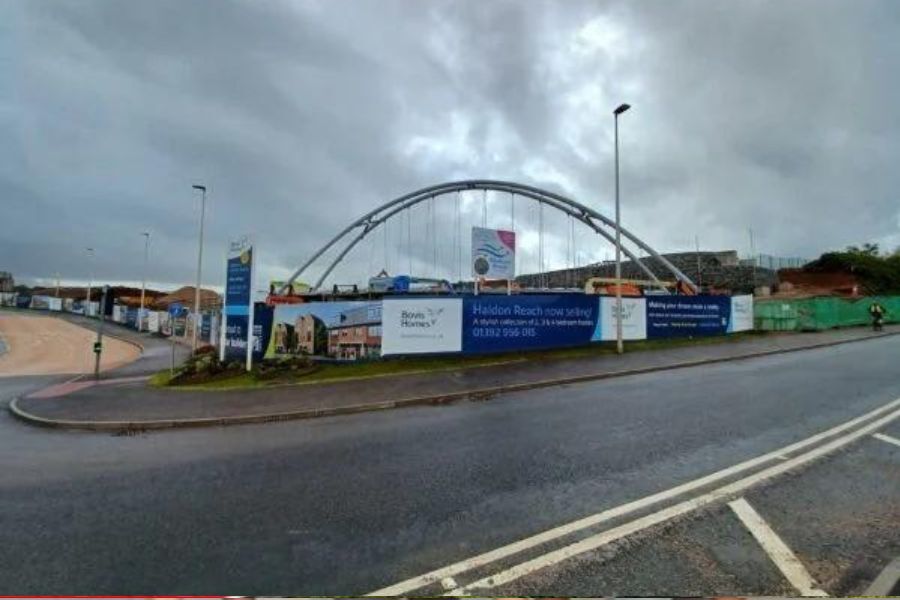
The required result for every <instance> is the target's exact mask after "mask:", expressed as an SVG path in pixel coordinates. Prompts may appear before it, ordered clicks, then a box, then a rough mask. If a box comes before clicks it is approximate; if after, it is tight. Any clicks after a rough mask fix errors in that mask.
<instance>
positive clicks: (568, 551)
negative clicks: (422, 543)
mask: <svg viewBox="0 0 900 600" xmlns="http://www.w3.org/2000/svg"><path fill="white" fill-rule="evenodd" d="M895 402H896V401H895ZM895 402H892V403H891V404H894V403H895ZM897 417H900V410H897V411H894V412H892V413H890V414H888V415H887V416H884V417H881V418H880V419H878V420H876V421H873V422H872V423H869V424H868V425H866V426H864V427H860V428H859V429H857V430H855V431H854V432H852V433H848V434H847V435H845V436H842V437H839V438H837V439H834V440H832V441H830V442H828V443H825V444H822V445H821V446H818V447H816V448H814V449H813V450H810V451H809V452H806V453H805V454H800V455H799V456H796V457H794V458H792V459H790V460H787V461H785V462H782V463H779V464H776V465H774V466H771V467H767V468H765V469H763V470H762V471H758V472H756V473H754V474H753V475H749V476H747V477H745V478H743V479H739V480H737V481H735V482H733V483H729V484H727V485H724V486H722V487H720V488H717V489H715V490H713V491H711V492H707V493H705V494H702V495H700V496H697V497H695V498H691V499H690V500H685V501H683V502H680V503H678V504H675V505H673V506H670V507H669V508H665V509H663V510H660V511H657V512H655V513H651V514H649V515H647V516H645V517H641V518H640V519H636V520H634V521H630V522H628V523H625V524H624V525H620V526H618V527H614V528H612V529H609V530H607V531H604V532H602V533H598V534H595V535H592V536H590V537H587V538H585V539H583V540H580V541H578V542H576V543H574V544H570V545H568V546H564V547H562V548H560V549H558V550H554V551H553V552H548V553H547V554H543V555H541V556H538V557H537V558H533V559H531V560H529V561H526V562H524V563H521V564H518V565H515V566H513V567H510V568H509V569H506V570H504V571H501V572H499V573H496V574H494V575H489V576H487V577H484V578H482V579H479V580H478V581H475V582H474V583H470V584H469V585H466V586H464V587H461V588H457V589H455V590H453V591H451V592H449V593H447V594H446V595H447V596H467V595H471V592H472V591H473V590H480V589H485V588H493V587H497V586H500V585H504V584H507V583H510V582H512V581H515V580H516V579H519V578H521V577H524V576H525V575H529V574H531V573H534V572H535V571H539V570H541V569H545V568H547V567H549V566H552V565H556V564H559V563H561V562H563V561H565V560H568V559H570V558H572V557H574V556H577V555H579V554H583V553H585V552H589V551H591V550H596V549H597V548H600V547H601V546H605V545H607V544H609V543H611V542H614V541H616V540H619V539H621V538H625V537H628V536H630V535H632V534H634V533H637V532H639V531H642V530H644V529H647V528H649V527H652V526H654V525H658V524H660V523H664V522H666V521H669V520H671V519H674V518H675V517H678V516H681V515H684V514H687V513H689V512H693V511H695V510H697V509H698V508H702V507H704V506H707V505H709V504H712V503H714V502H717V501H721V500H726V499H728V498H733V497H734V496H736V495H737V494H740V493H743V492H744V490H746V489H748V488H750V487H753V486H754V485H757V484H759V483H762V482H763V481H766V480H768V479H771V478H773V477H775V476H777V475H781V474H782V473H785V472H787V471H790V470H791V469H795V468H797V467H799V466H801V465H803V464H805V463H808V462H812V461H814V460H816V459H819V458H822V457H823V456H825V455H827V454H829V453H830V452H834V451H835V450H838V449H839V448H842V447H844V446H846V445H847V444H850V443H851V442H854V441H856V440H858V439H859V438H861V437H862V436H864V435H869V434H870V433H872V432H873V431H876V430H878V429H880V428H882V427H884V426H885V425H887V424H888V423H890V422H891V421H893V420H894V419H896V418H897Z"/></svg>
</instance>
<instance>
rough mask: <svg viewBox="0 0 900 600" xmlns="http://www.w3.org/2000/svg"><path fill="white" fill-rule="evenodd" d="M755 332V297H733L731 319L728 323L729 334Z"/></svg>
mask: <svg viewBox="0 0 900 600" xmlns="http://www.w3.org/2000/svg"><path fill="white" fill-rule="evenodd" d="M752 330H753V296H752V295H750V294H748V295H746V296H732V297H731V319H730V320H729V322H728V333H737V332H738V331H752Z"/></svg>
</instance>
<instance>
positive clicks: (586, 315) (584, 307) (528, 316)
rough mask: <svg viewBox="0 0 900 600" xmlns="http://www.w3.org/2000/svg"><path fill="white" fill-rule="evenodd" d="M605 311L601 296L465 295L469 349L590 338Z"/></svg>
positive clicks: (581, 341) (465, 348)
mask: <svg viewBox="0 0 900 600" xmlns="http://www.w3.org/2000/svg"><path fill="white" fill-rule="evenodd" d="M598 316H599V302H598V298H597V296H588V295H583V294H541V295H516V296H501V295H493V294H490V295H481V296H467V297H466V298H465V299H464V300H463V315H462V342H463V352H464V353H467V354H477V353H484V352H501V351H510V350H528V349H537V348H558V347H563V346H576V345H581V344H588V343H590V342H591V341H593V340H594V335H595V332H596V331H597V320H598Z"/></svg>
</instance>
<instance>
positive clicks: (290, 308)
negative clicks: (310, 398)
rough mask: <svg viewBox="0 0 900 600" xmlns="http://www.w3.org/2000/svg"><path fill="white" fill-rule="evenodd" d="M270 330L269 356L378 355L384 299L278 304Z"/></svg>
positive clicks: (351, 357)
mask: <svg viewBox="0 0 900 600" xmlns="http://www.w3.org/2000/svg"><path fill="white" fill-rule="evenodd" d="M270 332H271V333H270V337H269V339H268V344H267V345H266V353H265V357H266V358H278V357H287V356H297V355H302V356H318V357H322V358H330V359H334V360H357V359H360V358H377V357H379V356H381V344H382V340H381V301H380V300H376V301H349V302H307V303H304V304H279V305H277V306H276V307H275V309H274V314H273V316H272V324H271V327H270Z"/></svg>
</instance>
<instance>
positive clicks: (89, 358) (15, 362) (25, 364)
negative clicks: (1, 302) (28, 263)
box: [0, 312, 141, 377]
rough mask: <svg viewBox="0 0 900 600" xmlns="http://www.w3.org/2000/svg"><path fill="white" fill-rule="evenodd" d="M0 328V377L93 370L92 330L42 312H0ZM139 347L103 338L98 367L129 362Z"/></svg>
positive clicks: (105, 368) (135, 356)
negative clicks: (4, 347) (0, 346)
mask: <svg viewBox="0 0 900 600" xmlns="http://www.w3.org/2000/svg"><path fill="white" fill-rule="evenodd" d="M0 331H2V332H3V337H4V338H6V340H7V342H8V346H9V348H8V351H7V352H6V353H4V354H2V355H0V377H8V376H10V375H25V374H30V375H44V374H66V373H93V371H94V361H95V358H96V357H95V354H94V353H93V344H94V342H95V341H96V339H97V336H96V334H95V332H93V331H91V330H89V329H85V328H83V327H79V326H78V325H74V324H72V323H69V322H66V321H64V320H62V319H56V318H53V317H51V316H48V315H46V314H45V313H34V312H33V313H32V314H25V313H17V314H10V313H7V312H2V313H0ZM140 352H141V350H140V347H139V346H136V345H134V344H131V343H128V342H125V341H122V340H120V339H117V338H114V337H107V338H105V339H104V341H103V352H102V354H101V361H100V370H101V371H109V370H110V369H114V368H116V367H119V366H122V365H124V364H127V363H130V362H132V361H133V360H135V359H136V358H137V357H138V356H139V355H140Z"/></svg>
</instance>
